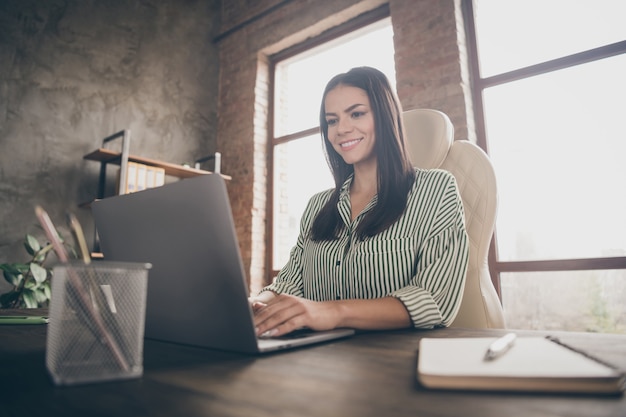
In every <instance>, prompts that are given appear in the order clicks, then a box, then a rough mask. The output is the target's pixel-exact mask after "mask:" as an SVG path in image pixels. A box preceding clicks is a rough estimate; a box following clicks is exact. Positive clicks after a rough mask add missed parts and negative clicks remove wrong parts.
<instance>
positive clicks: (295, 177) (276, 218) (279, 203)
mask: <svg viewBox="0 0 626 417" xmlns="http://www.w3.org/2000/svg"><path fill="white" fill-rule="evenodd" d="M364 51H367V53H364ZM363 65H367V66H372V67H376V68H378V69H379V70H381V71H382V72H384V73H385V74H386V75H387V77H388V78H389V80H390V81H391V83H392V85H395V69H394V49H393V31H392V28H391V21H390V19H389V18H386V19H383V20H380V21H378V22H376V23H374V24H371V25H368V26H366V27H363V28H361V29H359V30H356V31H354V32H351V33H349V34H348V35H344V36H342V37H340V38H336V39H335V40H333V41H331V42H328V43H325V44H322V45H320V46H317V47H315V48H313V49H309V50H307V51H306V52H305V53H302V54H299V55H296V56H293V57H291V58H288V59H286V60H283V61H280V62H279V63H277V65H276V69H275V77H274V78H275V88H274V91H275V93H274V115H275V117H274V141H275V145H274V156H273V158H274V159H273V161H274V162H273V165H274V186H273V196H274V197H273V207H274V212H273V233H272V236H273V247H272V253H273V261H272V268H273V269H274V270H278V269H280V268H281V267H282V266H283V265H284V264H285V262H286V261H287V258H288V256H289V251H290V249H291V247H292V246H293V245H294V244H295V242H296V238H297V235H298V230H299V226H300V224H299V222H300V216H301V215H302V212H303V211H304V208H305V205H306V203H307V201H308V200H309V198H310V197H312V196H313V194H315V193H316V192H318V191H322V190H326V189H328V188H332V187H334V182H333V178H332V175H331V174H330V170H329V168H328V165H327V164H326V160H325V159H324V154H323V151H322V140H321V136H320V133H319V132H317V131H316V132H314V133H311V132H310V130H311V129H314V128H317V127H319V111H320V103H321V97H322V92H323V90H324V87H325V85H326V83H327V82H328V81H329V80H330V79H331V78H332V77H333V76H334V75H336V74H339V73H341V72H346V71H348V70H349V69H350V68H353V67H357V66H363ZM307 131H309V132H307ZM303 132H304V133H303ZM286 135H289V136H290V139H289V140H282V139H281V138H284V137H285V136H286Z"/></svg>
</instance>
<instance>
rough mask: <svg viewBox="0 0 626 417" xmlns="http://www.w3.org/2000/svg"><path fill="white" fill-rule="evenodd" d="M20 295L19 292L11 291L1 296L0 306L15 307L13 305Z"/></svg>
mask: <svg viewBox="0 0 626 417" xmlns="http://www.w3.org/2000/svg"><path fill="white" fill-rule="evenodd" d="M19 296H20V293H19V292H17V291H9V292H7V293H4V294H2V295H0V305H1V306H2V307H14V306H13V303H14V302H15V301H16V300H17V299H18V297H19Z"/></svg>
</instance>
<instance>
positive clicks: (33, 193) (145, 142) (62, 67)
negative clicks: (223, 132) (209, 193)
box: [0, 0, 227, 292]
mask: <svg viewBox="0 0 626 417" xmlns="http://www.w3.org/2000/svg"><path fill="white" fill-rule="evenodd" d="M219 19H220V1H219V0H185V1H181V0H106V1H103V0H0V263H4V262H15V261H25V260H27V254H26V252H25V251H24V249H23V247H22V240H23V237H24V235H25V234H26V233H31V234H34V235H35V236H37V237H42V238H43V233H42V232H41V230H40V229H39V228H38V227H37V225H36V223H37V222H36V218H35V216H34V211H33V208H34V206H35V205H36V204H41V205H43V206H44V208H46V209H47V210H48V211H49V213H50V215H51V217H52V220H53V221H54V222H55V223H56V224H57V225H59V226H61V225H62V224H63V223H64V213H65V211H66V210H72V211H74V212H75V213H76V214H77V215H78V217H79V219H80V220H81V222H82V223H83V226H84V228H85V229H86V231H87V232H88V235H89V236H88V238H89V239H90V241H91V238H92V236H93V222H92V220H91V215H90V213H89V211H88V210H85V209H78V208H77V206H78V204H79V202H83V201H88V200H90V199H92V198H93V197H94V196H95V193H96V187H97V175H98V171H99V164H98V163H96V162H90V161H85V160H83V155H84V154H86V153H89V152H90V151H92V150H94V149H96V148H98V147H100V144H101V140H102V138H103V137H105V136H108V135H110V134H112V133H115V132H117V131H119V130H122V129H130V130H131V133H132V141H131V146H130V148H131V153H135V154H140V155H143V156H146V157H150V158H155V159H162V160H166V161H169V162H175V163H183V162H187V161H192V160H193V159H194V158H196V157H199V156H203V155H206V154H209V153H212V152H215V150H216V149H215V143H216V138H215V134H216V133H215V132H216V124H217V112H216V109H217V90H218V70H219V66H218V52H217V49H216V46H215V45H214V44H213V42H212V39H213V38H214V37H215V36H216V35H217V34H218V33H219V29H220V26H219V25H220V22H219ZM226 170H227V167H224V171H226ZM59 229H60V230H61V233H62V234H64V235H65V236H66V237H69V236H70V235H69V234H68V233H66V231H67V228H65V227H59ZM0 281H1V282H0V292H4V291H5V290H6V289H7V288H8V284H6V282H4V280H3V279H0Z"/></svg>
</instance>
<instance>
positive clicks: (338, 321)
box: [251, 67, 468, 337]
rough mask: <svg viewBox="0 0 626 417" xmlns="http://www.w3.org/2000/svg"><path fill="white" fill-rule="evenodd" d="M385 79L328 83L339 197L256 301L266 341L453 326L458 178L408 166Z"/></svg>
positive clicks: (357, 72)
mask: <svg viewBox="0 0 626 417" xmlns="http://www.w3.org/2000/svg"><path fill="white" fill-rule="evenodd" d="M401 114H402V112H401V107H400V104H399V102H398V100H397V98H396V96H395V94H394V92H393V90H392V88H391V86H390V84H389V81H388V80H387V78H386V77H385V75H384V74H383V73H382V72H380V71H378V70H376V69H374V68H369V67H360V68H353V69H352V70H350V71H348V72H347V73H345V74H339V75H337V76H335V77H334V78H333V79H331V80H330V82H329V83H328V85H327V86H326V89H325V90H324V95H323V98H322V105H321V111H320V126H321V131H322V137H323V141H324V148H325V153H326V158H327V161H328V164H329V166H330V169H331V171H332V173H333V176H334V179H335V188H334V189H331V190H327V191H324V192H321V193H319V194H316V195H314V196H313V197H312V198H311V200H310V201H309V203H308V205H307V208H306V210H305V212H304V214H303V217H302V221H301V226H300V234H299V236H298V240H297V242H296V245H295V247H294V248H293V249H292V251H291V254H290V258H289V261H288V262H287V264H286V265H285V267H284V268H283V269H282V270H281V271H280V273H279V274H278V276H277V277H276V280H275V281H274V283H272V284H271V285H269V286H267V287H265V288H264V289H263V290H262V291H261V293H260V294H259V295H257V296H256V297H254V298H253V299H252V300H251V301H252V306H253V309H254V311H255V325H256V330H257V334H258V335H260V336H269V337H272V336H281V335H284V334H286V333H289V332H291V331H293V330H296V329H298V328H302V327H307V328H310V329H313V330H329V329H333V328H339V327H348V328H355V329H378V330H382V329H393V328H403V327H409V326H414V327H417V328H432V327H436V326H447V325H449V324H450V323H451V321H452V320H453V319H454V317H455V315H456V313H457V311H458V308H459V305H460V302H461V298H462V293H463V287H464V282H465V272H466V269H467V259H468V241H467V234H466V232H465V224H464V219H463V206H462V202H461V200H460V197H459V194H458V190H457V186H456V182H455V179H454V177H453V176H452V175H451V174H450V173H448V172H446V171H442V170H430V171H427V170H420V169H415V168H413V167H412V164H411V162H410V160H409V157H408V154H407V146H406V143H405V139H404V132H403V126H402V118H401Z"/></svg>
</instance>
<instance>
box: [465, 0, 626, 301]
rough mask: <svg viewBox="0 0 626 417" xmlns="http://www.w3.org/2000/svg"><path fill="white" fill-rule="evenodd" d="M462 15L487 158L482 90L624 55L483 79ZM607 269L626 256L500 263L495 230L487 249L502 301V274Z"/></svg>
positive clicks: (622, 47) (576, 57) (594, 52)
mask: <svg viewBox="0 0 626 417" xmlns="http://www.w3.org/2000/svg"><path fill="white" fill-rule="evenodd" d="M463 15H464V20H465V23H466V41H467V50H468V61H469V70H470V79H471V85H472V89H471V90H472V102H473V109H474V122H475V126H476V141H477V145H478V146H480V147H481V148H482V149H483V150H484V151H485V152H486V153H487V155H489V148H488V146H487V136H486V127H485V113H484V106H483V99H482V97H483V91H484V90H485V89H487V88H489V87H494V86H497V85H502V84H506V83H510V82H514V81H518V80H522V79H525V78H529V77H533V76H535V75H540V74H545V73H548V72H553V71H557V70H561V69H565V68H570V67H574V66H577V65H582V64H586V63H589V62H593V61H598V60H601V59H605V58H610V57H613V56H616V55H621V54H625V53H626V41H620V42H615V43H612V44H608V45H603V46H601V47H597V48H593V49H589V50H586V51H582V52H578V53H575V54H571V55H567V56H564V57H560V58H556V59H552V60H549V61H544V62H540V63H538V64H534V65H529V66H526V67H522V68H518V69H515V70H512V71H508V72H504V73H500V74H496V75H492V76H489V77H485V78H482V77H481V76H480V70H479V58H478V47H477V39H476V26H475V19H474V7H473V0H463ZM607 269H626V256H616V257H594V258H576V259H543V260H528V261H500V260H498V253H497V230H494V233H493V236H492V239H491V245H490V247H489V272H490V274H491V280H492V282H493V284H494V286H495V288H496V292H497V293H498V296H499V297H500V300H501V301H502V293H501V285H500V273H502V272H546V271H548V272H550V271H584V270H607Z"/></svg>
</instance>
